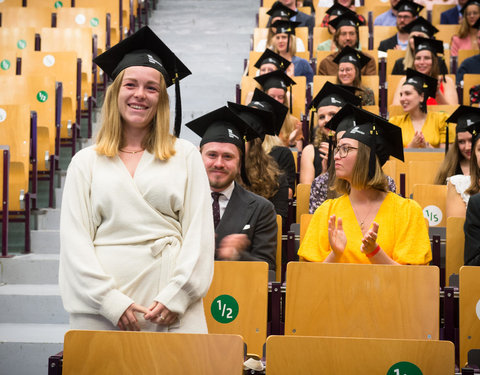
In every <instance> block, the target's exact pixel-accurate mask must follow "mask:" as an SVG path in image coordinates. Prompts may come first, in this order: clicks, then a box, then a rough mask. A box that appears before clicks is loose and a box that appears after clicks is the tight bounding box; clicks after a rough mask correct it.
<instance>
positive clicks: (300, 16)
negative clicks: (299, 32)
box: [295, 11, 315, 34]
mask: <svg viewBox="0 0 480 375" xmlns="http://www.w3.org/2000/svg"><path fill="white" fill-rule="evenodd" d="M295 20H296V22H300V24H299V25H298V26H297V27H304V26H306V27H308V32H309V33H310V34H312V33H313V28H314V27H315V17H313V16H310V15H308V14H306V13H303V12H300V11H298V13H297V15H296V18H295Z"/></svg>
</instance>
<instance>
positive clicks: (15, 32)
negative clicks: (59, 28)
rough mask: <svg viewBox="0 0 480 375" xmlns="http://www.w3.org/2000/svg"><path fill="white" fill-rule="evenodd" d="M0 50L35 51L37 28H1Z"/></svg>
mask: <svg viewBox="0 0 480 375" xmlns="http://www.w3.org/2000/svg"><path fill="white" fill-rule="evenodd" d="M0 50H2V51H4V50H8V51H16V52H20V51H25V50H26V51H34V50H35V27H0Z"/></svg>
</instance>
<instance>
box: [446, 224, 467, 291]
mask: <svg viewBox="0 0 480 375" xmlns="http://www.w3.org/2000/svg"><path fill="white" fill-rule="evenodd" d="M464 224H465V218H464V217H454V216H451V217H449V218H447V245H446V251H445V284H446V285H447V286H449V285H450V284H449V280H450V276H451V275H453V274H456V275H458V274H459V273H460V268H461V267H462V266H463V264H464V262H465V260H464V257H463V255H464V249H465V232H464V231H463V225H464Z"/></svg>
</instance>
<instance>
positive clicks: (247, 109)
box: [228, 102, 275, 142]
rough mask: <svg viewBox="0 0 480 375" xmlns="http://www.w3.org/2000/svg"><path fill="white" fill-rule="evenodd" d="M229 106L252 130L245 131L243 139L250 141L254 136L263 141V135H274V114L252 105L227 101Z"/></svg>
mask: <svg viewBox="0 0 480 375" xmlns="http://www.w3.org/2000/svg"><path fill="white" fill-rule="evenodd" d="M228 108H230V109H231V110H232V111H233V112H235V114H236V115H237V116H239V117H240V118H241V119H242V120H243V121H245V122H246V123H247V124H248V126H249V127H250V128H251V129H252V130H253V132H251V131H247V132H246V134H245V141H247V142H248V141H251V140H252V139H255V138H260V139H261V140H262V142H263V140H264V139H265V135H267V134H269V135H275V128H274V126H273V125H274V120H273V118H274V114H273V113H272V112H271V111H269V110H267V109H260V108H258V107H254V106H247V105H242V104H237V103H233V102H228Z"/></svg>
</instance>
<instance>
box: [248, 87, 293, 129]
mask: <svg viewBox="0 0 480 375" xmlns="http://www.w3.org/2000/svg"><path fill="white" fill-rule="evenodd" d="M248 106H249V107H255V108H259V109H264V110H267V111H270V112H272V114H273V117H272V127H273V129H274V133H275V135H279V134H280V130H281V129H282V126H283V122H284V121H285V117H286V116H287V113H288V107H287V106H285V105H283V104H282V103H280V102H278V101H277V100H275V99H274V98H272V97H271V96H270V95H267V94H265V93H264V92H263V91H262V90H259V89H257V88H256V89H255V91H254V92H253V97H252V101H251V102H250V103H249V104H248Z"/></svg>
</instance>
